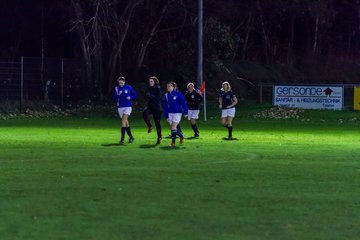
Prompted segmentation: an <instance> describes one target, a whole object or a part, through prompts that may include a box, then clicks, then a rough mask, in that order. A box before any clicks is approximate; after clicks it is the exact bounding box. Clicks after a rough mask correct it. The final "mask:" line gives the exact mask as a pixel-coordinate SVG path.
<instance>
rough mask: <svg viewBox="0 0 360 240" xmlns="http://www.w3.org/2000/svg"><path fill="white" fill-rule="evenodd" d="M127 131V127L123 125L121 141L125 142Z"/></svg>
mask: <svg viewBox="0 0 360 240" xmlns="http://www.w3.org/2000/svg"><path fill="white" fill-rule="evenodd" d="M125 132H126V127H122V128H121V140H120V142H124V138H125Z"/></svg>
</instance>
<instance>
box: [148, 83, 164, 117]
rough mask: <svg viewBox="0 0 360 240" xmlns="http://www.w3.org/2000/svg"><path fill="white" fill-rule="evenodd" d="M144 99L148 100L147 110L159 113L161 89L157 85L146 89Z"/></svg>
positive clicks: (161, 99) (161, 98)
mask: <svg viewBox="0 0 360 240" xmlns="http://www.w3.org/2000/svg"><path fill="white" fill-rule="evenodd" d="M146 98H147V100H148V105H147V107H148V108H150V109H151V110H153V111H158V112H161V111H162V110H163V107H162V101H163V94H162V91H161V87H160V86H159V85H158V84H155V85H154V86H152V87H148V89H147V90H146Z"/></svg>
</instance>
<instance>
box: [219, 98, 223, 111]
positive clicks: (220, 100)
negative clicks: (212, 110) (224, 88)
mask: <svg viewBox="0 0 360 240" xmlns="http://www.w3.org/2000/svg"><path fill="white" fill-rule="evenodd" d="M222 103H223V100H222V97H221V95H220V96H219V108H222Z"/></svg>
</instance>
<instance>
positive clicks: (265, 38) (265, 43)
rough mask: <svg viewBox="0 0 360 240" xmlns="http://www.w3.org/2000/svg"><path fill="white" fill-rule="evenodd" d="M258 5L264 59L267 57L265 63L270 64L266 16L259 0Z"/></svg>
mask: <svg viewBox="0 0 360 240" xmlns="http://www.w3.org/2000/svg"><path fill="white" fill-rule="evenodd" d="M256 5H257V9H258V12H259V20H260V25H261V37H262V43H263V51H264V57H265V62H266V63H268V62H269V46H270V43H269V36H268V34H267V33H266V27H265V22H264V17H263V16H264V15H263V10H262V7H261V3H260V0H257V2H256Z"/></svg>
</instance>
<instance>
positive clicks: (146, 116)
mask: <svg viewBox="0 0 360 240" xmlns="http://www.w3.org/2000/svg"><path fill="white" fill-rule="evenodd" d="M150 114H151V110H150V109H149V108H145V110H144V111H143V119H144V121H145V123H146V126H147V127H148V133H150V132H151V131H152V125H151V121H150Z"/></svg>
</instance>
